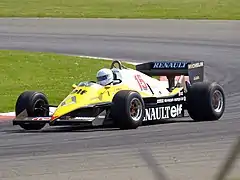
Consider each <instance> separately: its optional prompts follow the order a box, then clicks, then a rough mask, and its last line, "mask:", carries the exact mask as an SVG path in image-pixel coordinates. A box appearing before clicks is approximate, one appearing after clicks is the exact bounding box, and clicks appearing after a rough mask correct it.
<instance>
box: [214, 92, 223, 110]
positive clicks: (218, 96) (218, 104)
mask: <svg viewBox="0 0 240 180" xmlns="http://www.w3.org/2000/svg"><path fill="white" fill-rule="evenodd" d="M212 106H213V108H214V111H215V112H217V113H220V112H221V111H222V108H223V94H222V93H221V92H220V91H219V90H216V91H215V92H214V93H213V96H212Z"/></svg>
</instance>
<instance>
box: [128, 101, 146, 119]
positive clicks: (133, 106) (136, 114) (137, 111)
mask: <svg viewBox="0 0 240 180" xmlns="http://www.w3.org/2000/svg"><path fill="white" fill-rule="evenodd" d="M142 107H143V106H142V103H141V101H140V100H139V99H137V98H133V99H132V100H131V102H130V116H131V118H132V119H133V120H134V121H139V120H140V118H141V116H142V111H143V110H142Z"/></svg>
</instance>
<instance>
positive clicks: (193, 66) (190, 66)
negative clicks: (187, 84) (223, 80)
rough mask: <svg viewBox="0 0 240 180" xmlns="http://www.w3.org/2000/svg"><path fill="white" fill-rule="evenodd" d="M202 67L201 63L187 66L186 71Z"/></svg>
mask: <svg viewBox="0 0 240 180" xmlns="http://www.w3.org/2000/svg"><path fill="white" fill-rule="evenodd" d="M202 66H203V62H198V63H194V64H189V65H188V69H193V68H199V67H202Z"/></svg>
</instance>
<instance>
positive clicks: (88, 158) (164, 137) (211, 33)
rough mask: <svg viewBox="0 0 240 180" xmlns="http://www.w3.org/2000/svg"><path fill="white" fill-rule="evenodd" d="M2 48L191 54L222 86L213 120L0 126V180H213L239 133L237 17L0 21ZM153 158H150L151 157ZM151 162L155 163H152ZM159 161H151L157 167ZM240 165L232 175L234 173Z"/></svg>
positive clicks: (130, 55) (128, 55) (140, 57)
mask: <svg viewBox="0 0 240 180" xmlns="http://www.w3.org/2000/svg"><path fill="white" fill-rule="evenodd" d="M0 49H24V50H31V51H48V52H57V53H64V54H74V55H88V56H100V57H109V58H119V59H126V60H133V61H136V62H142V61H151V60H158V59H169V60H174V59H187V60H189V59H193V60H204V61H205V62H206V63H205V64H206V70H205V77H206V79H208V80H210V81H212V80H215V81H217V82H219V83H220V84H222V85H223V87H224V88H225V91H226V111H225V114H224V116H223V117H222V119H221V120H219V121H215V122H198V123H196V122H192V121H191V119H189V118H187V117H186V118H182V119H180V121H178V122H175V123H163V124H159V125H154V126H144V127H140V128H138V129H136V130H129V131H119V130H111V129H109V130H106V129H96V130H92V129H70V128H49V127H46V128H45V129H44V130H43V131H41V132H24V131H22V130H20V128H19V127H12V126H11V122H4V123H1V125H0V137H1V139H0V179H3V180H5V179H11V180H22V179H24V180H28V179H34V180H35V179H44V180H50V179H51V180H52V179H58V180H65V179H71V180H73V179H74V180H75V179H84V180H85V179H86V180H87V179H98V180H99V179H100V180H102V179H109V180H110V179H111V180H112V179H115V180H118V179H119V180H120V179H125V180H127V179H132V180H133V179H134V180H135V179H138V180H146V179H149V180H150V179H153V178H154V177H158V178H159V177H160V176H161V175H162V174H161V173H159V169H161V168H163V169H164V172H165V173H166V174H167V176H168V177H169V178H170V179H177V180H182V179H193V180H195V179H196V180H197V179H199V180H200V179H201V180H202V179H212V178H213V177H214V174H215V173H216V172H217V168H218V167H219V166H220V163H222V162H223V160H224V159H225V157H226V155H227V154H228V150H229V149H230V148H231V146H232V145H233V143H234V142H235V140H236V138H237V137H238V136H239V132H240V130H239V129H240V121H239V115H240V107H239V102H240V93H239V92H240V86H239V83H240V79H239V76H240V71H239V69H240V63H239V60H240V22H238V21H190V20H186V21H177V20H147V21H146V20H103V19H98V20H71V19H68V20H61V19H53V20H50V19H44V20H39V19H37V20H36V19H28V20H24V19H1V20H0ZM151 156H153V157H154V159H152V157H151ZM154 163H155V164H154ZM156 164H157V165H156ZM239 168H240V166H239V163H238V164H236V166H235V169H233V171H232V172H231V174H230V175H231V176H235V177H236V176H240V174H239Z"/></svg>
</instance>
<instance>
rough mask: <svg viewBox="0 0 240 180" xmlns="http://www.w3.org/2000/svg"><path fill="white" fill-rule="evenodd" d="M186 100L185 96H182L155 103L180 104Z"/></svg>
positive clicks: (159, 100)
mask: <svg viewBox="0 0 240 180" xmlns="http://www.w3.org/2000/svg"><path fill="white" fill-rule="evenodd" d="M186 100H187V98H186V96H183V97H177V98H169V99H158V100H157V103H169V102H181V101H186Z"/></svg>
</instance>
